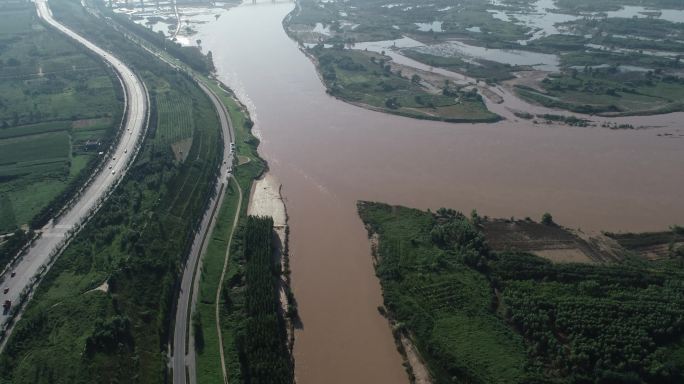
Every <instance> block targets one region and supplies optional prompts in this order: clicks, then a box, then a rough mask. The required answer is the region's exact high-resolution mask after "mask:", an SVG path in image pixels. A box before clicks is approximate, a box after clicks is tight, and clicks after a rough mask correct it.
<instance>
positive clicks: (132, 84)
mask: <svg viewBox="0 0 684 384" xmlns="http://www.w3.org/2000/svg"><path fill="white" fill-rule="evenodd" d="M36 8H37V11H38V16H39V17H40V18H42V19H43V20H44V21H45V22H46V23H47V24H49V25H50V26H52V27H53V28H55V29H57V30H59V31H60V32H62V33H64V34H66V35H68V36H69V37H71V38H73V39H74V40H76V41H77V42H79V43H80V44H83V45H84V46H85V47H86V48H88V49H89V50H91V51H93V52H94V53H95V54H97V55H98V56H100V57H101V58H103V59H104V60H105V61H106V62H107V63H108V64H109V65H110V66H111V67H112V68H113V69H114V70H115V71H116V73H117V75H118V76H119V78H120V79H121V81H122V83H123V85H124V88H125V96H126V112H127V114H126V121H125V124H124V129H125V131H124V132H121V137H120V140H119V142H118V143H117V144H116V147H115V148H114V149H113V151H112V152H111V154H110V156H111V158H110V159H108V162H107V165H106V167H105V168H103V170H102V171H101V172H100V173H99V174H97V175H95V176H94V178H93V180H92V182H91V183H90V184H89V186H88V187H87V188H86V190H85V191H84V192H83V193H82V194H81V196H80V197H79V198H78V201H77V202H76V203H75V204H74V205H73V206H72V207H71V208H69V209H68V210H67V211H66V212H65V213H64V214H63V215H62V216H61V217H60V218H59V220H58V221H57V222H56V223H54V224H48V225H46V226H45V227H44V228H43V229H42V236H41V237H40V238H39V239H38V240H37V241H36V242H35V243H34V245H33V246H32V247H31V249H30V250H28V253H27V254H26V255H25V256H24V257H23V258H22V259H21V260H20V261H19V262H18V263H17V264H16V265H15V266H14V267H13V268H12V269H11V270H10V271H7V272H6V273H5V274H4V275H3V276H1V277H0V281H2V283H0V289H2V290H4V289H5V288H9V292H8V293H7V294H2V293H0V295H2V296H0V297H1V298H2V301H3V302H4V301H5V300H11V301H12V303H18V299H19V297H20V294H21V292H22V291H24V289H30V288H29V287H30V284H31V282H32V280H33V277H34V276H36V274H37V273H38V272H40V271H41V270H42V268H43V267H44V266H46V265H48V263H49V261H50V254H51V252H54V251H55V250H56V249H57V248H58V247H59V245H60V243H62V242H63V241H64V240H65V237H66V235H67V232H69V231H70V230H72V229H74V227H75V225H76V224H79V223H81V222H82V221H83V220H84V219H86V218H87V217H89V215H91V214H92V212H93V210H94V209H96V208H97V206H98V203H99V202H100V201H101V199H103V198H104V197H105V196H106V194H107V191H109V190H110V189H111V188H112V187H113V186H114V185H115V184H116V183H117V182H118V181H119V180H120V178H121V177H122V175H123V174H124V173H125V172H126V170H127V167H128V165H129V164H130V162H131V160H132V159H133V157H134V156H135V153H136V152H137V151H136V148H137V145H138V144H139V142H140V141H141V139H142V134H143V131H144V128H145V123H146V118H147V92H146V90H145V88H144V86H143V84H142V82H141V81H140V79H138V78H137V77H136V76H135V74H134V73H133V72H132V71H131V70H130V69H129V68H128V67H127V66H126V65H125V64H124V63H123V62H122V61H121V60H119V59H117V58H116V57H115V56H112V55H111V54H110V53H109V52H107V51H105V50H103V49H101V48H99V47H97V46H96V45H94V44H93V43H91V42H90V41H88V40H86V39H85V38H84V37H82V36H80V35H78V34H77V33H75V32H73V31H72V30H70V29H69V28H67V27H65V26H64V25H62V24H60V23H59V22H57V21H56V20H55V19H54V18H53V17H52V12H51V11H50V8H49V7H48V5H47V2H46V0H36ZM110 167H111V169H110ZM10 272H14V273H16V276H14V277H10ZM3 280H4V281H3ZM7 319H8V316H6V315H0V327H3V326H5V325H6V322H7Z"/></svg>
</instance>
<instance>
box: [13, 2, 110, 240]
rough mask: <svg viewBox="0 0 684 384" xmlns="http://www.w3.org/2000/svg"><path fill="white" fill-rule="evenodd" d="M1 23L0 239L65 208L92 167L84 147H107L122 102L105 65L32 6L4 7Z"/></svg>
mask: <svg viewBox="0 0 684 384" xmlns="http://www.w3.org/2000/svg"><path fill="white" fill-rule="evenodd" d="M0 19H1V20H3V21H2V23H0V47H2V48H1V49H0V199H1V200H2V201H3V202H4V203H3V206H4V209H3V210H4V211H5V212H11V214H8V215H7V216H5V218H4V219H3V220H0V233H6V232H9V231H13V230H15V229H16V228H18V227H20V226H24V225H27V224H34V223H35V224H36V225H37V226H42V224H43V223H44V221H45V220H46V219H48V218H49V217H48V216H49V212H53V211H54V210H56V209H58V208H59V207H58V206H61V205H62V204H64V202H65V201H66V200H67V199H68V196H69V195H70V194H71V193H72V192H73V190H74V189H75V188H76V187H78V185H77V184H80V183H82V182H83V180H84V178H85V177H86V176H87V173H88V172H89V170H90V169H92V167H93V166H94V165H95V164H96V163H97V161H96V160H97V158H96V156H93V154H94V153H96V152H94V151H93V148H91V150H90V151H88V150H85V147H84V144H85V143H86V142H87V141H88V140H97V141H100V143H101V146H100V147H99V148H100V149H98V150H104V149H105V148H106V147H107V145H108V143H109V141H110V140H111V138H112V136H113V133H114V127H115V126H116V125H118V121H119V118H120V114H121V110H122V103H121V102H120V100H118V98H119V97H118V96H117V92H119V90H118V87H119V85H118V82H117V83H114V82H113V81H112V76H113V75H112V74H111V73H110V72H109V70H108V69H106V67H105V66H104V64H103V63H101V62H100V61H99V60H96V59H93V58H91V57H90V56H88V55H87V54H86V53H85V51H83V49H82V48H80V47H79V46H78V45H76V44H74V43H72V42H71V41H70V40H69V39H68V38H67V37H65V36H63V35H61V34H59V33H57V32H55V31H52V30H50V29H48V28H47V27H45V26H44V25H43V24H41V23H40V22H39V21H38V18H37V16H36V14H35V7H34V5H33V4H32V3H26V2H3V3H2V4H0ZM93 119H95V120H93ZM87 121H98V122H99V123H98V124H94V125H89V124H83V122H87ZM83 125H85V126H87V128H83V127H82V126H83ZM38 217H41V219H40V220H36V219H37V218H38Z"/></svg>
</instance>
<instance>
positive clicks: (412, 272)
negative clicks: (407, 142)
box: [359, 202, 684, 384]
mask: <svg viewBox="0 0 684 384" xmlns="http://www.w3.org/2000/svg"><path fill="white" fill-rule="evenodd" d="M359 213H360V216H361V218H362V220H363V221H364V223H365V224H366V226H367V229H368V232H369V235H377V236H379V237H378V242H379V246H378V247H377V248H376V249H375V250H374V256H375V257H376V260H377V262H378V264H377V265H376V273H377V275H378V277H379V278H380V283H381V285H382V290H383V296H384V303H385V308H386V311H387V313H388V316H389V317H390V319H392V321H393V324H394V329H395V335H396V336H399V335H403V336H405V337H408V338H410V339H412V340H413V341H414V343H415V345H416V346H417V348H418V350H419V351H420V353H421V354H422V356H423V357H424V359H425V360H426V362H427V368H428V369H429V371H430V374H431V376H432V378H433V379H434V382H435V383H452V382H468V383H521V384H522V383H558V384H565V383H568V384H570V383H573V384H575V383H577V384H579V383H644V382H645V383H675V382H681V381H682V380H684V374H683V372H684V370H683V368H684V358H683V356H684V352H683V351H684V348H683V347H682V345H684V343H683V342H684V340H683V339H684V320H682V319H684V304H683V303H684V301H683V300H682V299H683V298H684V285H683V284H682V279H683V278H684V269H683V268H684V267H683V266H684V264H683V263H682V258H683V257H684V248H680V249H679V250H678V251H676V252H674V251H673V253H672V255H671V257H672V259H669V260H665V261H662V262H651V263H648V262H645V261H643V260H641V259H638V258H636V257H634V258H628V259H626V260H625V261H624V262H623V263H621V264H613V265H588V264H553V263H551V262H550V261H548V260H545V259H541V258H539V257H536V256H534V255H531V254H525V253H513V252H501V253H499V252H494V251H492V250H491V249H490V248H489V247H488V246H487V243H486V242H485V239H484V236H483V234H482V232H481V227H480V223H481V220H482V219H481V218H480V217H479V216H477V214H476V213H474V214H473V215H472V216H471V218H466V217H465V216H464V215H462V214H460V213H458V212H456V211H453V210H448V209H439V210H437V212H436V213H431V212H423V211H419V210H415V209H409V208H404V207H393V206H389V205H385V204H380V203H367V202H360V203H359ZM547 225H553V224H547ZM673 231H681V229H679V228H678V227H677V228H675V229H674V230H673ZM668 236H672V235H668ZM632 237H635V235H632ZM650 237H653V236H650ZM658 237H659V238H660V239H662V238H669V237H667V236H664V235H662V234H660V235H658Z"/></svg>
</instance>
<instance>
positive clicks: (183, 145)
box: [171, 137, 192, 163]
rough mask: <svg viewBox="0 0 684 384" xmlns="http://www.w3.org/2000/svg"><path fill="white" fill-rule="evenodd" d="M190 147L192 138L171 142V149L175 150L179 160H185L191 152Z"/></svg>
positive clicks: (174, 154)
mask: <svg viewBox="0 0 684 384" xmlns="http://www.w3.org/2000/svg"><path fill="white" fill-rule="evenodd" d="M190 147H192V138H191V137H189V138H187V139H183V140H179V141H176V142H175V143H173V144H171V150H173V157H175V158H176V161H178V162H181V163H182V162H184V161H185V158H186V157H188V153H189V152H190Z"/></svg>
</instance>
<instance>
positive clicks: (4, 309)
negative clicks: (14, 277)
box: [2, 300, 12, 315]
mask: <svg viewBox="0 0 684 384" xmlns="http://www.w3.org/2000/svg"><path fill="white" fill-rule="evenodd" d="M11 307H12V302H11V301H9V300H5V303H4V304H3V305H2V314H3V315H6V314H7V312H9V310H10V308H11Z"/></svg>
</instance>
